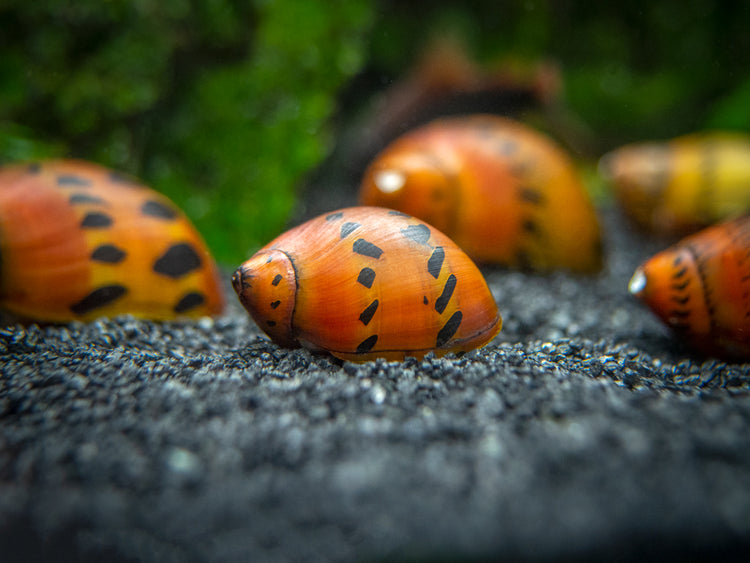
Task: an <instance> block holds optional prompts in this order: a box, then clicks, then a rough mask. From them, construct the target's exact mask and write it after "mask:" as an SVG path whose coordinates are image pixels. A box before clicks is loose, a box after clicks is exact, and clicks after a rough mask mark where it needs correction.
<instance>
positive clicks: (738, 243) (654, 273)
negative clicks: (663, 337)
mask: <svg viewBox="0 0 750 563" xmlns="http://www.w3.org/2000/svg"><path fill="white" fill-rule="evenodd" d="M629 289H630V292H631V293H632V294H633V295H635V296H636V297H638V298H639V299H640V300H641V301H643V302H644V303H645V304H646V305H648V306H649V307H650V308H651V309H652V311H653V312H654V313H655V314H656V315H657V316H658V317H659V318H660V319H661V320H662V321H663V322H664V323H666V324H667V325H668V326H669V327H670V328H671V329H672V330H673V331H674V332H675V334H677V336H678V337H680V338H681V339H683V340H685V341H686V342H687V343H688V344H689V345H690V346H693V347H694V348H696V349H697V350H699V351H700V352H702V353H704V354H707V355H711V356H721V357H725V358H729V359H734V360H750V216H743V217H741V218H738V219H735V220H732V221H729V222H726V223H722V224H719V225H715V226H713V227H708V228H706V229H704V230H702V231H700V232H698V233H695V234H693V235H691V236H689V237H687V238H685V239H683V240H682V241H680V242H679V243H678V244H676V245H675V246H673V247H671V248H669V249H667V250H664V251H663V252H660V253H658V254H656V255H655V256H653V257H652V258H651V259H649V260H647V261H646V262H645V263H644V264H642V265H641V266H640V267H639V268H638V269H637V270H636V271H635V274H634V275H633V277H632V279H631V281H630V285H629Z"/></svg>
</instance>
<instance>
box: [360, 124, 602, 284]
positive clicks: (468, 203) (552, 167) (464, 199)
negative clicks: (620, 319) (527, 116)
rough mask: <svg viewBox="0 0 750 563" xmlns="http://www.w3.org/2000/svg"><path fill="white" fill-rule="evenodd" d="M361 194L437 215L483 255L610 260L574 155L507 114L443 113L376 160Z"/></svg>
mask: <svg viewBox="0 0 750 563" xmlns="http://www.w3.org/2000/svg"><path fill="white" fill-rule="evenodd" d="M360 201H361V203H362V204H363V205H379V206H383V207H389V208H392V209H398V210H399V211H403V212H404V213H408V214H410V215H414V216H415V217H419V218H420V219H422V220H424V221H427V222H428V223H430V224H431V225H434V226H435V227H436V228H437V229H440V230H441V231H443V232H444V233H446V234H447V235H448V236H449V237H451V238H452V239H453V240H454V241H455V242H456V244H458V245H459V246H460V247H461V248H463V249H464V251H465V252H466V253H467V254H468V255H469V256H471V257H472V258H474V259H475V260H478V261H480V262H493V263H499V264H505V265H509V266H514V267H523V268H530V269H534V270H539V271H548V270H553V269H557V268H565V269H568V270H571V271H576V272H593V271H596V270H598V269H599V268H600V267H601V265H602V249H601V237H600V232H599V223H598V221H597V218H596V214H595V212H594V208H593V205H592V203H591V201H590V199H589V197H588V194H587V192H586V190H585V187H584V185H583V183H582V182H581V180H580V178H579V176H578V174H577V172H576V170H575V168H574V166H573V164H572V162H571V161H570V159H569V157H568V156H567V155H566V154H565V153H564V152H563V151H562V149H560V148H559V147H558V146H557V145H555V144H554V143H553V142H552V141H551V140H550V139H548V138H547V137H545V136H544V135H542V134H541V133H538V132H536V131H534V130H533V129H531V128H529V127H527V126H525V125H522V124H520V123H517V122H515V121H512V120H510V119H506V118H502V117H499V116H493V115H475V116H470V117H458V118H456V117H454V118H445V119H438V120H436V121H433V122H432V123H429V124H427V125H425V126H423V127H419V128H417V129H414V130H413V131H411V132H408V133H406V134H405V135H403V136H401V137H400V138H398V139H397V140H396V141H394V142H393V143H391V144H390V145H389V146H388V147H386V148H385V149H384V150H383V151H382V152H381V153H380V154H379V155H378V156H377V157H376V158H375V160H374V161H373V162H372V163H371V164H370V166H369V167H368V169H367V170H366V172H365V175H364V178H363V180H362V184H361V187H360Z"/></svg>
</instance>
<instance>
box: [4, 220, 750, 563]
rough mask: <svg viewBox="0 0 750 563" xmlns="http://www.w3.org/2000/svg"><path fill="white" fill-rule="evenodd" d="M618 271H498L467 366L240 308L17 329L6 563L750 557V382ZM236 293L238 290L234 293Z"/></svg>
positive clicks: (615, 231)
mask: <svg viewBox="0 0 750 563" xmlns="http://www.w3.org/2000/svg"><path fill="white" fill-rule="evenodd" d="M604 219H605V224H606V230H607V240H606V242H607V250H608V256H609V261H608V265H607V269H606V270H605V271H604V272H603V273H602V274H601V275H599V276H596V277H593V278H579V277H574V276H570V275H567V274H555V275H552V276H537V275H532V274H524V273H515V272H508V271H504V270H501V269H485V270H484V271H485V273H486V276H487V279H488V282H489V284H490V286H491V288H492V291H493V293H494V295H495V297H496V298H497V301H498V303H499V305H500V310H501V312H502V314H503V317H504V320H505V323H504V328H503V330H502V332H501V333H500V335H499V336H498V338H497V339H496V340H494V341H493V342H492V343H491V344H490V345H489V346H487V347H486V348H484V349H482V350H480V351H475V352H472V353H469V354H467V355H466V356H464V357H461V358H456V357H448V358H444V359H435V358H427V359H425V360H423V361H416V360H407V361H406V362H404V363H387V362H382V361H377V362H370V363H366V364H364V365H356V364H351V363H342V362H339V361H337V360H335V359H332V358H330V357H327V356H323V355H313V354H311V353H309V352H307V351H304V350H293V351H289V350H282V349H279V348H277V347H276V346H274V345H272V344H270V342H269V341H268V340H267V339H266V338H265V337H264V336H262V335H261V334H260V333H259V331H258V330H257V329H256V328H255V326H254V325H253V324H252V322H251V321H250V319H249V317H247V315H246V314H245V313H244V312H243V311H242V310H241V309H240V307H239V305H238V304H237V303H236V300H235V299H234V296H233V295H230V305H231V308H230V310H229V312H228V313H227V314H226V315H225V316H224V317H222V318H219V319H217V320H209V319H203V320H199V321H195V322H171V323H163V324H158V323H150V322H143V321H137V320H134V319H132V318H127V317H125V318H118V319H115V320H100V321H96V322H93V323H90V324H79V323H74V324H71V325H69V326H49V327H39V326H35V325H32V326H27V327H25V328H22V327H20V326H15V325H12V326H7V327H5V328H3V329H2V331H1V332H0V354H1V355H2V356H1V359H0V370H1V372H2V379H0V430H1V434H0V554H1V555H0V558H2V560H3V561H26V560H29V561H31V560H46V561H58V560H60V561H102V560H109V561H160V562H161V561H267V560H269V561H275V560H279V561H283V560H292V561H355V560H358V561H371V560H379V559H388V560H408V561H412V560H430V561H431V560H435V559H438V560H454V559H458V560H465V559H473V560H484V559H495V558H503V557H505V558H508V559H513V560H559V559H589V560H590V559H607V560H630V559H636V558H638V559H641V560H643V559H646V560H656V559H661V558H664V557H675V556H677V557H682V558H687V557H692V558H703V559H709V558H712V559H713V558H715V557H717V556H721V557H723V558H724V559H729V558H732V557H736V558H737V559H739V558H740V556H741V555H742V551H743V550H744V548H745V547H747V544H748V538H749V537H750V393H749V392H748V390H749V389H750V369H748V366H747V365H741V364H726V363H723V362H721V361H717V360H712V359H701V358H695V357H691V355H690V351H689V350H687V349H685V348H683V347H682V346H681V344H680V343H678V342H675V341H674V340H673V339H672V338H671V336H670V335H669V333H668V332H667V331H666V330H665V329H664V328H663V327H662V326H661V325H660V324H659V323H658V321H656V320H655V318H653V317H652V316H651V315H650V313H649V312H648V311H646V310H645V309H644V308H643V307H641V306H640V304H639V303H637V302H636V301H635V300H633V299H632V298H630V297H629V296H628V294H627V290H626V288H627V282H628V279H629V277H630V274H631V273H632V271H633V269H634V268H635V266H636V265H637V264H638V263H639V262H640V261H641V260H642V259H643V258H645V257H646V256H648V255H649V254H650V253H651V252H653V251H654V250H656V249H657V248H658V246H657V244H656V243H654V242H647V241H645V240H644V239H641V238H639V237H638V236H637V235H634V234H633V233H631V232H629V231H628V229H627V227H626V226H625V225H623V224H622V222H621V221H620V219H619V216H618V215H617V214H616V213H606V214H604ZM228 288H229V285H228V283H227V289H228Z"/></svg>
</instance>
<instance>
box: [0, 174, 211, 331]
mask: <svg viewBox="0 0 750 563" xmlns="http://www.w3.org/2000/svg"><path fill="white" fill-rule="evenodd" d="M223 306H224V297H223V295H222V291H221V283H220V281H219V275H218V269H217V268H216V264H215V263H214V260H213V258H212V257H211V255H210V254H209V251H208V248H207V247H206V245H205V244H204V242H203V240H202V239H201V236H200V235H199V233H198V232H197V231H196V230H195V228H194V227H193V226H192V224H191V223H190V221H189V220H188V219H187V217H186V216H185V215H184V214H183V213H182V211H180V210H179V209H178V208H177V207H176V206H175V205H174V204H173V203H172V202H171V201H169V199H167V198H166V197H165V196H163V195H161V194H159V193H157V192H155V191H153V190H151V189H149V188H147V187H146V186H144V185H142V184H140V183H138V182H137V181H135V180H133V179H132V178H130V177H128V176H125V175H123V174H120V173H118V172H114V171H112V170H109V169H107V168H104V167H102V166H99V165H96V164H92V163H88V162H83V161H74V160H53V161H43V162H38V163H30V164H28V163H27V164H14V165H8V166H4V167H1V168H0V308H1V309H4V310H6V311H8V312H10V313H12V314H13V315H15V316H17V317H19V318H20V319H21V320H38V321H49V322H67V321H72V320H83V321H87V320H92V319H95V318H97V317H101V316H114V315H118V314H125V313H129V314H131V315H134V316H136V317H141V318H146V319H153V320H165V319H173V318H176V317H179V316H191V317H196V316H202V315H218V314H220V313H221V311H222V309H223Z"/></svg>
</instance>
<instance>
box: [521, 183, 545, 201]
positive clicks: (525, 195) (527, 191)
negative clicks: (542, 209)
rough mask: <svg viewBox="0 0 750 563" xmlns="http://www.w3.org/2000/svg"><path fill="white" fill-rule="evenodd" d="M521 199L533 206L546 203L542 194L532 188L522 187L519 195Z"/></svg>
mask: <svg viewBox="0 0 750 563" xmlns="http://www.w3.org/2000/svg"><path fill="white" fill-rule="evenodd" d="M519 197H520V198H521V200H522V201H525V202H526V203H531V204H533V205H541V204H542V203H543V202H544V196H543V195H542V192H540V191H539V190H536V189H534V188H530V187H522V188H521V190H520V193H519Z"/></svg>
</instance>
